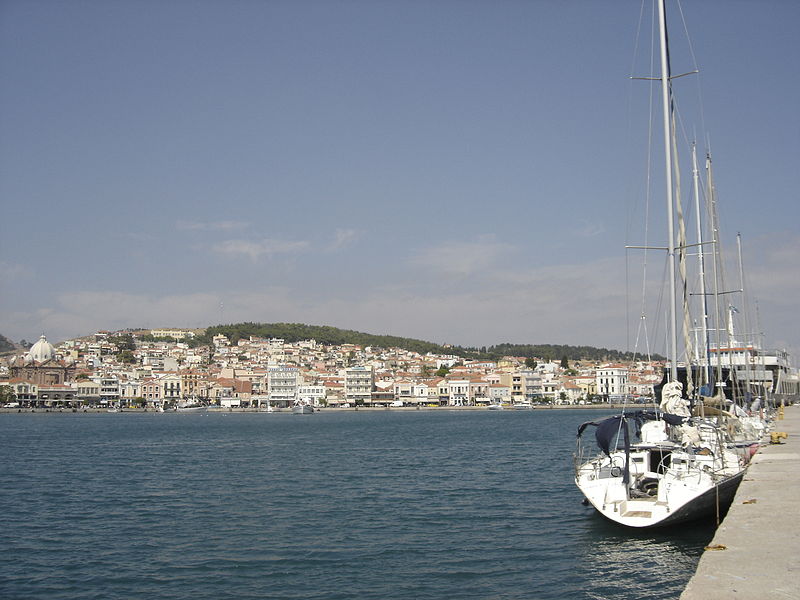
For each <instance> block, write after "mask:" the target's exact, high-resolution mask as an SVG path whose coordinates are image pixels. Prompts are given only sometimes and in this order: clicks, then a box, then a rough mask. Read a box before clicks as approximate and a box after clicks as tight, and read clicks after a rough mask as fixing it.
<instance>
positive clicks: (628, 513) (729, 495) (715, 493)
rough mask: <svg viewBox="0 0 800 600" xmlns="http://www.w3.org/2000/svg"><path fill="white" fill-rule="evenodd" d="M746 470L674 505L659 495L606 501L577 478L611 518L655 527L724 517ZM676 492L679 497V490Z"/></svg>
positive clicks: (687, 494) (693, 491)
mask: <svg viewBox="0 0 800 600" xmlns="http://www.w3.org/2000/svg"><path fill="white" fill-rule="evenodd" d="M744 473H745V470H741V471H739V472H738V473H736V474H734V475H731V476H730V477H728V478H726V479H724V480H722V481H720V482H719V483H717V484H716V485H711V486H707V487H706V489H705V490H698V489H693V488H689V489H688V490H686V491H685V493H684V497H683V499H682V500H680V501H679V502H673V503H671V504H668V503H665V502H659V501H658V500H657V499H656V498H652V499H627V498H626V499H623V500H621V501H618V502H603V500H605V499H607V498H608V493H607V492H606V493H605V494H604V495H603V499H599V497H598V495H597V494H596V493H594V494H593V493H591V491H590V492H589V493H588V494H587V493H586V491H584V488H583V487H582V486H581V482H579V481H578V480H576V483H577V484H578V487H579V488H581V490H582V491H584V494H585V495H586V497H587V500H589V502H590V503H591V504H592V505H593V506H594V508H595V509H596V510H597V512H598V513H599V514H600V515H601V516H603V517H604V518H606V519H608V520H609V521H612V522H614V523H617V524H619V525H623V526H625V527H631V528H635V529H655V528H660V527H669V526H673V525H677V524H680V523H687V522H690V521H697V520H701V519H716V518H717V517H718V516H720V517H721V516H722V515H724V514H725V512H726V511H727V510H728V508H729V507H730V505H731V502H733V498H734V496H735V495H736V490H737V489H738V487H739V484H740V483H741V481H742V478H743V477H744ZM674 495H675V496H678V493H675V494H674ZM678 497H679V496H678Z"/></svg>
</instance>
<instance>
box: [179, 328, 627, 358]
mask: <svg viewBox="0 0 800 600" xmlns="http://www.w3.org/2000/svg"><path fill="white" fill-rule="evenodd" d="M220 334H222V335H225V336H226V337H227V338H228V339H229V340H230V341H231V343H233V344H235V343H236V342H238V341H239V340H240V339H242V338H249V337H250V336H254V337H259V338H280V339H284V340H286V341H287V342H299V341H301V340H309V339H313V340H316V341H317V342H318V343H320V344H326V345H341V344H356V345H359V346H373V347H378V348H402V349H404V350H411V351H414V352H419V353H421V354H426V353H428V352H431V353H434V354H454V355H457V356H461V357H463V358H465V359H470V360H472V359H487V360H495V359H497V358H500V357H502V356H519V357H525V358H539V359H548V360H561V359H562V358H565V357H566V358H567V359H568V360H570V361H574V360H596V361H607V360H612V361H613V360H621V361H622V360H631V359H633V355H632V354H631V353H630V352H620V351H619V350H609V349H607V348H594V347H592V346H569V345H563V344H498V345H495V346H489V347H485V346H484V347H482V348H470V347H462V346H444V345H441V344H435V343H433V342H426V341H424V340H417V339H413V338H405V337H398V336H392V335H375V334H371V333H363V332H360V331H353V330H350V329H339V328H338V327H330V326H327V325H305V324H302V323H235V324H231V325H214V326H212V327H209V328H207V329H206V330H205V332H204V333H203V334H202V335H200V336H198V337H197V338H196V339H195V340H194V344H198V345H200V344H210V343H211V341H212V339H213V337H214V336H215V335H220Z"/></svg>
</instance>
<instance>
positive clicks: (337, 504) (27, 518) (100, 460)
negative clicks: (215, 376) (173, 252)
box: [0, 410, 713, 600]
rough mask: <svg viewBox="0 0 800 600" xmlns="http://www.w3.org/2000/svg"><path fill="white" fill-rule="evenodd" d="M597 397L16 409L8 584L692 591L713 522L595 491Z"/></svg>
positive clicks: (6, 452) (9, 470) (325, 590)
mask: <svg viewBox="0 0 800 600" xmlns="http://www.w3.org/2000/svg"><path fill="white" fill-rule="evenodd" d="M595 416H597V413H595V412H585V411H555V410H554V411H527V412H522V411H502V412H501V411H497V412H490V411H482V412H475V411H462V412H455V411H379V412H367V411H359V412H340V413H336V412H335V411H322V412H320V413H317V414H314V415H303V416H300V415H291V414H288V413H271V414H266V413H260V414H241V413H195V414H153V413H117V414H107V413H106V414H85V413H77V414H74V413H63V414H61V413H50V414H25V413H23V414H5V415H0V451H2V456H0V461H2V462H0V502H1V503H2V508H1V509H0V548H2V550H3V552H2V557H0V597H2V598H47V599H64V598H81V599H89V598H98V599H99V598H102V599H110V598H119V599H138V598H146V599H148V600H150V599H153V598H159V599H162V598H165V599H166V598H186V599H202V598H209V599H219V598H274V599H282V598H286V599H289V598H303V599H306V598H309V599H312V598H318V599H326V600H327V599H337V598H342V599H346V598H374V599H381V600H392V599H401V598H402V599H417V598H420V599H424V598H431V599H433V598H436V599H454V598H504V599H511V598H536V599H539V598H540V599H547V598H554V599H555V598H559V599H561V598H597V599H628V598H630V599H639V598H650V599H652V598H677V597H678V596H679V595H680V592H681V591H682V589H683V588H684V587H685V585H686V582H687V581H688V579H689V577H690V576H691V575H692V573H693V572H694V570H695V567H696V564H697V560H698V559H699V555H700V553H701V551H702V548H703V546H704V545H705V544H706V543H708V540H709V539H710V538H711V536H712V534H713V530H712V529H710V528H709V527H698V526H692V527H691V528H690V531H688V532H683V533H676V532H667V533H660V534H642V533H636V534H630V533H629V532H627V531H623V530H621V529H618V528H617V527H616V526H613V525H610V524H607V523H605V522H604V521H602V520H601V519H600V517H598V516H597V515H596V514H594V513H593V512H592V510H591V509H588V508H586V507H584V506H582V504H581V495H580V492H578V490H577V489H576V488H575V486H574V484H573V482H572V463H571V455H572V450H573V444H574V439H575V431H576V428H577V426H578V424H580V423H581V422H582V421H584V420H588V419H590V418H594V417H595Z"/></svg>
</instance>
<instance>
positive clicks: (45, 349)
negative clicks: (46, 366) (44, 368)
mask: <svg viewBox="0 0 800 600" xmlns="http://www.w3.org/2000/svg"><path fill="white" fill-rule="evenodd" d="M55 355H56V349H55V348H53V344H51V343H50V342H48V341H47V338H46V337H44V334H42V337H40V338H39V341H38V342H36V343H35V344H34V345H33V346H31V349H30V350H29V351H28V356H27V358H28V359H29V360H33V361H36V362H44V361H46V360H50V359H51V358H53V357H54V356H55Z"/></svg>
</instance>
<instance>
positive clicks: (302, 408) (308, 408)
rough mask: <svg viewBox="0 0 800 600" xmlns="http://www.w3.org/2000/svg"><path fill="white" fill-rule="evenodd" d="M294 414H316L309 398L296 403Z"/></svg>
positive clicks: (293, 408)
mask: <svg viewBox="0 0 800 600" xmlns="http://www.w3.org/2000/svg"><path fill="white" fill-rule="evenodd" d="M292 414H294V415H311V414H314V405H313V404H311V401H310V400H309V399H308V398H300V399H297V400H295V401H294V405H293V406H292Z"/></svg>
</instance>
